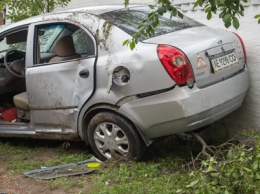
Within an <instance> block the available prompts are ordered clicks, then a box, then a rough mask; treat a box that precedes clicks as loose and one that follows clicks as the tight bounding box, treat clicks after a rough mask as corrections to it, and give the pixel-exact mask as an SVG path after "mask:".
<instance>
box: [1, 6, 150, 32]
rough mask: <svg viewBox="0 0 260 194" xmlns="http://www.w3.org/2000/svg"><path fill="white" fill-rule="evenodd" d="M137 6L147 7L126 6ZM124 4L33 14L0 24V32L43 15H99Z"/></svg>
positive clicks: (39, 18) (38, 18) (25, 23)
mask: <svg viewBox="0 0 260 194" xmlns="http://www.w3.org/2000/svg"><path fill="white" fill-rule="evenodd" d="M137 7H147V6H144V5H129V6H128V8H137ZM124 8H125V6H124V5H106V6H93V7H83V8H76V9H68V10H62V11H55V12H50V13H46V14H41V15H37V16H33V17H30V18H27V19H24V20H21V21H18V22H15V23H11V24H7V25H2V26H0V32H2V31H3V30H8V29H12V28H15V27H21V26H23V25H28V24H31V23H35V22H40V21H43V19H44V17H45V16H52V15H57V14H61V15H62V14H66V15H67V14H71V13H88V14H93V15H100V14H102V13H106V12H110V11H114V10H119V9H124Z"/></svg>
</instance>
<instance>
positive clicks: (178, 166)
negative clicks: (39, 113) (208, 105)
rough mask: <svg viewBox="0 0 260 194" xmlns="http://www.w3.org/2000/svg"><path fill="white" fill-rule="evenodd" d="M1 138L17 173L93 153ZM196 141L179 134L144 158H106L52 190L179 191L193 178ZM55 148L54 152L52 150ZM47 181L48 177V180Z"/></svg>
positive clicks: (5, 157)
mask: <svg viewBox="0 0 260 194" xmlns="http://www.w3.org/2000/svg"><path fill="white" fill-rule="evenodd" d="M70 144H71V146H69V147H67V146H66V148H64V143H62V142H51V141H46V142H45V141H38V140H37V141H31V140H30V141H26V140H22V141H21V140H20V139H19V142H17V139H15V140H13V139H4V140H1V139H0V162H5V165H4V167H5V170H6V171H8V172H12V173H13V174H14V175H18V174H21V173H23V172H26V171H28V170H33V169H38V168H41V167H42V166H54V165H61V164H66V163H71V162H77V161H81V160H85V159H89V158H90V157H91V156H92V154H91V152H90V151H88V150H87V149H86V148H85V147H84V144H77V143H74V142H72V143H70ZM200 149H201V147H200V144H198V143H196V142H194V141H188V142H187V141H179V140H177V139H176V138H175V137H168V138H165V139H161V140H159V141H158V142H155V143H154V144H153V145H151V146H150V147H149V148H148V149H147V151H146V153H145V156H144V159H143V161H141V162H127V163H126V162H115V161H108V162H105V163H104V165H102V166H101V167H100V168H99V169H98V170H97V171H96V172H95V173H92V174H86V175H81V176H71V177H62V178H57V179H53V180H50V181H47V183H48V184H47V185H48V188H46V189H48V190H55V189H60V190H62V191H64V192H66V193H91V194H95V193H175V192H176V191H177V190H178V188H179V186H180V184H186V183H187V181H189V170H188V169H187V168H186V167H185V164H187V163H188V162H189V161H190V158H191V154H192V155H196V154H197V153H198V152H199V151H200ZM50 150H54V152H50ZM44 183H46V181H45V182H44Z"/></svg>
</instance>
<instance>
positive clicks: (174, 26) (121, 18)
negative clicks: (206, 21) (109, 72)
mask: <svg viewBox="0 0 260 194" xmlns="http://www.w3.org/2000/svg"><path fill="white" fill-rule="evenodd" d="M148 14H149V12H148V11H145V10H130V9H123V10H116V11H111V12H107V13H103V14H101V15H100V17H101V18H102V19H104V20H106V21H109V22H111V23H113V24H114V25H115V26H117V27H119V28H120V29H122V30H123V31H125V32H126V33H128V34H130V35H132V33H133V32H137V31H138V25H139V24H140V23H141V22H142V21H143V20H144V19H146V18H147V16H148ZM159 22H160V24H159V26H158V27H157V28H156V30H155V33H154V34H153V35H150V36H149V37H141V40H145V39H148V38H152V37H155V36H159V35H163V34H166V33H170V32H175V31H178V30H182V29H186V28H191V27H197V26H202V24H201V23H199V22H196V21H194V20H192V19H190V18H188V17H185V16H184V17H183V18H179V17H172V18H170V14H165V15H164V16H161V17H159Z"/></svg>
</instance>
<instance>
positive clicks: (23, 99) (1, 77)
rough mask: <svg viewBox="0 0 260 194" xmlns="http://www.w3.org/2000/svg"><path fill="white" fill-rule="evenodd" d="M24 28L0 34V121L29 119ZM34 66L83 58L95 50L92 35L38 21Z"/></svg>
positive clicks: (66, 25)
mask: <svg viewBox="0 0 260 194" xmlns="http://www.w3.org/2000/svg"><path fill="white" fill-rule="evenodd" d="M27 34H28V31H27V29H23V30H19V31H15V32H11V33H9V34H5V35H3V37H0V114H1V117H0V122H1V121H5V122H6V121H8V122H29V121H30V106H29V100H28V94H27V92H26V84H25V72H26V71H25V66H26V65H25V57H26V44H27ZM34 38H35V40H36V42H37V43H36V45H37V46H36V52H35V53H37V54H36V55H37V56H36V57H35V62H34V63H35V66H38V65H51V64H53V63H59V62H63V61H69V60H75V59H79V58H85V57H88V56H90V55H94V54H95V50H94V44H93V41H92V39H91V38H90V37H89V36H87V33H86V32H85V31H84V30H82V29H81V28H79V27H77V26H75V25H72V24H64V23H63V24H49V25H41V26H39V27H38V28H37V33H36V34H35V37H34Z"/></svg>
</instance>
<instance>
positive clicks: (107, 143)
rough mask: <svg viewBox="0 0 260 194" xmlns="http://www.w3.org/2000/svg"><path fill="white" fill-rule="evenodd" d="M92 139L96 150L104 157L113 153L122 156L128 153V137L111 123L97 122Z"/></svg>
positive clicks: (109, 156) (108, 156)
mask: <svg viewBox="0 0 260 194" xmlns="http://www.w3.org/2000/svg"><path fill="white" fill-rule="evenodd" d="M94 139H95V144H96V146H97V148H98V150H99V151H100V152H101V153H102V154H103V155H104V156H105V157H106V158H111V157H112V156H113V154H116V155H120V156H124V157H125V156H127V155H128V152H129V142H128V138H127V136H126V135H125V133H124V132H123V130H122V129H121V128H120V127H118V126H117V125H115V124H113V123H110V122H105V123H101V124H99V125H98V126H97V127H96V129H95V133H94Z"/></svg>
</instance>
